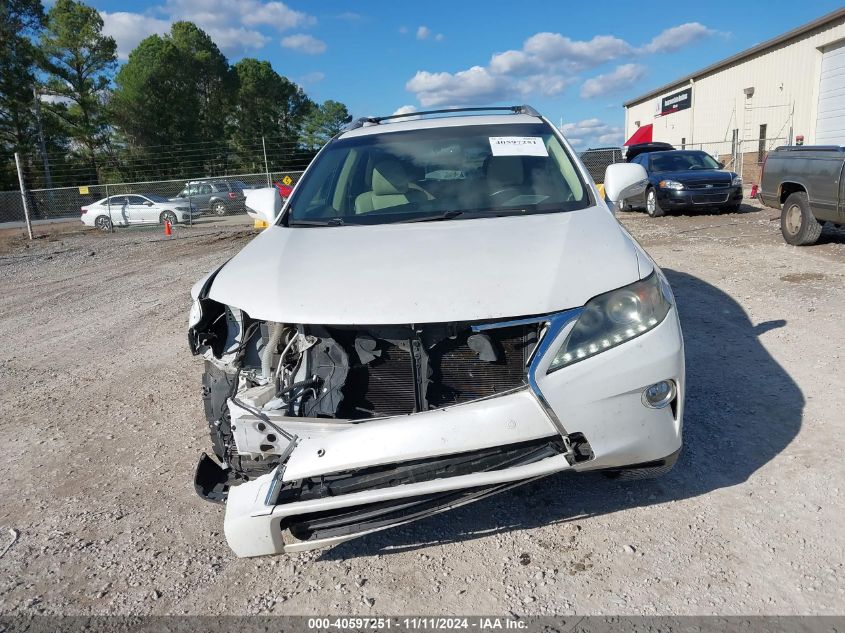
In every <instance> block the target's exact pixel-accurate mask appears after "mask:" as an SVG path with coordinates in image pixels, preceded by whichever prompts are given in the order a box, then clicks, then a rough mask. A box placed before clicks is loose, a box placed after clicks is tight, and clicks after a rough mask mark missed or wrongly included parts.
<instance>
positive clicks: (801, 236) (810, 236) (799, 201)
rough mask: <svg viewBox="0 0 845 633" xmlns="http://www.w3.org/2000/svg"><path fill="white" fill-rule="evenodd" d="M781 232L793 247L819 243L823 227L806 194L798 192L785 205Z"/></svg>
mask: <svg viewBox="0 0 845 633" xmlns="http://www.w3.org/2000/svg"><path fill="white" fill-rule="evenodd" d="M780 232H781V235H783V239H784V240H786V243H787V244H792V245H793V246H809V245H810V244H815V243H816V242H817V241H818V239H819V236H820V235H821V234H822V225H821V223H820V222H819V221H818V220H816V218H815V217H813V212H812V210H811V209H810V201H809V199H808V198H807V194H806V193H805V192H803V191H796V192H795V193H793V194H790V195H789V197H788V198H787V199H786V202H784V203H783V208H782V209H781V212H780Z"/></svg>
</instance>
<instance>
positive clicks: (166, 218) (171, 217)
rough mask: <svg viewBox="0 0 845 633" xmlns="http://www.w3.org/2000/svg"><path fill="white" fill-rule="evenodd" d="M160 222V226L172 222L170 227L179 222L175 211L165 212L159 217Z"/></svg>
mask: <svg viewBox="0 0 845 633" xmlns="http://www.w3.org/2000/svg"><path fill="white" fill-rule="evenodd" d="M158 221H159V223H160V224H164V223H165V222H170V226H175V225H176V222H177V218H176V214H175V213H173V211H164V212H162V214H161V215H160V216H159V218H158Z"/></svg>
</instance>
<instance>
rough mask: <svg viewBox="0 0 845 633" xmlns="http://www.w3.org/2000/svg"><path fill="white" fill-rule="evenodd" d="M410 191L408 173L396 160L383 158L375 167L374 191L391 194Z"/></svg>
mask: <svg viewBox="0 0 845 633" xmlns="http://www.w3.org/2000/svg"><path fill="white" fill-rule="evenodd" d="M406 191H408V174H407V173H405V170H404V169H403V168H402V165H400V164H399V163H397V162H395V161H387V160H383V161H381V162H379V163H376V165H375V167H373V193H374V194H375V195H377V196H390V195H394V194H397V193H405V192H406Z"/></svg>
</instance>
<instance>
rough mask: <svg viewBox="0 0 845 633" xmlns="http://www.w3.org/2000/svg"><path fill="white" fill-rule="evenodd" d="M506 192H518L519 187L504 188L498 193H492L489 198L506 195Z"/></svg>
mask: <svg viewBox="0 0 845 633" xmlns="http://www.w3.org/2000/svg"><path fill="white" fill-rule="evenodd" d="M508 191H513V192H518V191H519V187H505V188H504V189H499V190H498V191H494V192H493V193H491V194H490V197H491V198H495V197H496V196H501V195H502V194H504V193H507V192H508Z"/></svg>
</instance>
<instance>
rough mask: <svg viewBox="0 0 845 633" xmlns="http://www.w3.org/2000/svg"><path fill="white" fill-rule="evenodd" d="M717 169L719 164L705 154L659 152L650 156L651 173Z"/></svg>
mask: <svg viewBox="0 0 845 633" xmlns="http://www.w3.org/2000/svg"><path fill="white" fill-rule="evenodd" d="M693 169H719V163H717V162H716V160H715V159H714V158H713V157H712V156H710V155H709V154H707V153H705V152H660V153H657V154H652V157H651V171H654V172H662V171H685V170H693Z"/></svg>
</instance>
